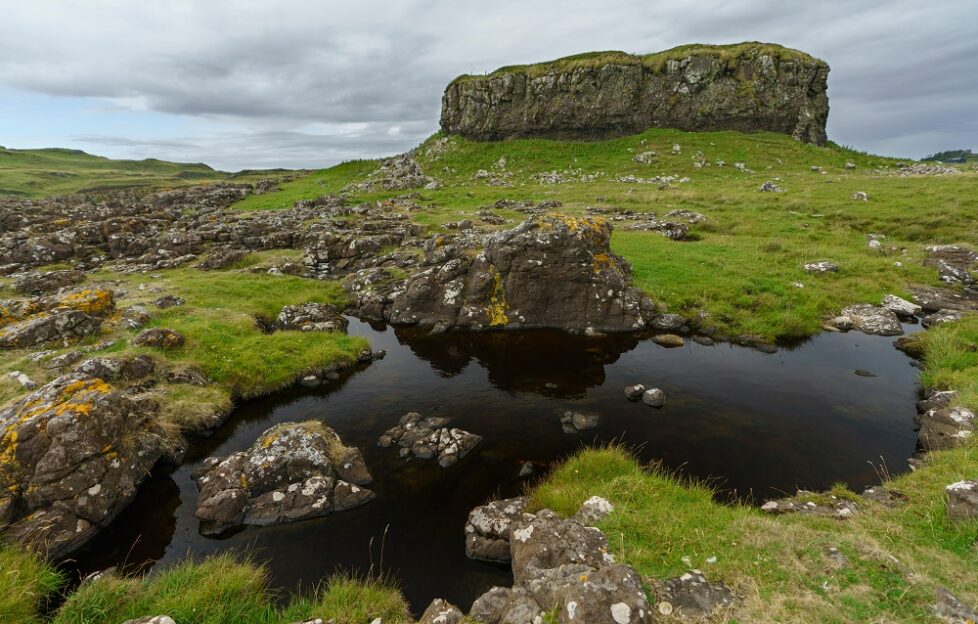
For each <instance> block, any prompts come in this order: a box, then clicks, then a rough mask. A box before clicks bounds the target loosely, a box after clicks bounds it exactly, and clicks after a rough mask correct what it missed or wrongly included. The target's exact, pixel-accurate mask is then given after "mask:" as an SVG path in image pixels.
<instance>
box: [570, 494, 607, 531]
mask: <svg viewBox="0 0 978 624" xmlns="http://www.w3.org/2000/svg"><path fill="white" fill-rule="evenodd" d="M614 510H615V506H614V505H612V504H611V502H610V501H609V500H608V499H606V498H601V497H600V496H592V497H591V498H589V499H587V500H586V501H584V502H583V503H581V507H580V509H578V510H577V513H576V514H574V519H575V520H580V521H581V522H582V523H584V524H587V525H591V524H594V523H595V522H598V521H599V520H603V519H604V518H605V517H606V516H608V514H610V513H611V512H613V511H614Z"/></svg>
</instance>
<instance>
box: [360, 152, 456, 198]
mask: <svg viewBox="0 0 978 624" xmlns="http://www.w3.org/2000/svg"><path fill="white" fill-rule="evenodd" d="M411 188H429V189H431V188H438V182H437V181H436V180H435V179H434V178H432V177H431V176H427V175H425V173H424V171H422V169H421V165H419V164H418V161H416V160H414V158H413V157H412V156H411V155H410V154H402V155H400V156H394V157H393V158H388V159H387V160H385V161H383V162H382V163H381V165H380V167H379V168H378V169H377V170H376V171H374V172H373V173H371V174H370V175H369V176H367V179H366V180H364V181H363V182H361V183H359V184H355V185H352V186H351V187H349V189H348V190H351V191H360V192H363V193H369V192H371V191H402V190H405V189H411Z"/></svg>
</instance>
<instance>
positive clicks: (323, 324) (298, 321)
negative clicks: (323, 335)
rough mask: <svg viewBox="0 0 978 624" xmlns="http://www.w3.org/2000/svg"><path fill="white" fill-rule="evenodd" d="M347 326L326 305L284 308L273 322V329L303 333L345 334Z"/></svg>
mask: <svg viewBox="0 0 978 624" xmlns="http://www.w3.org/2000/svg"><path fill="white" fill-rule="evenodd" d="M347 325H349V321H347V320H346V319H345V318H343V316H342V315H341V314H340V313H339V311H338V310H337V309H336V308H335V307H333V306H331V305H330V304H328V303H300V304H297V305H290V306H285V307H284V308H282V311H281V312H279V313H278V318H277V319H276V321H275V329H283V330H292V331H304V332H308V331H327V332H346V327H347Z"/></svg>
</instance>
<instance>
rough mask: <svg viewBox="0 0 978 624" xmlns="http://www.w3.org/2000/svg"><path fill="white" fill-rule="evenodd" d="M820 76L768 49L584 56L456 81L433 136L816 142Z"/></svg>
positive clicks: (822, 108)
mask: <svg viewBox="0 0 978 624" xmlns="http://www.w3.org/2000/svg"><path fill="white" fill-rule="evenodd" d="M828 72H829V67H828V65H827V64H826V63H825V62H823V61H820V60H818V59H815V58H813V57H810V56H808V55H806V54H803V53H801V52H796V51H793V50H788V49H785V48H780V47H779V46H773V45H770V44H740V45H738V46H697V47H692V48H690V49H688V50H682V49H676V50H670V51H667V52H663V53H660V54H658V55H655V54H653V55H648V56H646V57H641V56H632V55H628V54H625V53H622V52H606V53H600V54H595V55H592V56H590V57H589V56H587V55H584V56H580V57H572V58H570V59H562V60H559V61H554V62H552V63H543V64H539V65H529V66H521V67H509V68H503V69H500V70H498V71H496V72H494V73H492V74H489V75H488V76H462V77H459V78H458V79H456V80H455V81H453V82H452V83H451V84H450V85H448V87H447V88H446V89H445V94H444V95H443V97H442V111H441V128H442V130H443V131H445V132H446V133H448V134H460V135H462V136H464V137H466V138H469V139H475V140H502V139H510V138H518V137H548V138H558V139H602V138H608V137H613V136H621V135H625V134H635V133H638V132H642V131H643V130H646V129H647V128H653V127H667V128H679V129H681V130H700V131H703V130H705V131H713V130H739V131H742V132H755V131H761V130H764V131H771V132H781V133H785V134H790V135H792V136H794V137H795V138H796V139H799V140H801V141H805V142H809V143H816V144H822V143H824V142H825V141H826V135H825V122H826V119H827V118H828V112H829V106H828V96H827V95H826V87H827V78H828Z"/></svg>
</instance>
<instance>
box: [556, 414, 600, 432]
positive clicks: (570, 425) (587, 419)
mask: <svg viewBox="0 0 978 624" xmlns="http://www.w3.org/2000/svg"><path fill="white" fill-rule="evenodd" d="M600 421H601V416H599V415H598V414H582V413H581V412H564V415H563V416H561V417H560V424H561V426H562V427H563V429H564V433H576V432H578V431H589V430H591V429H595V428H597V426H598V423H599V422H600Z"/></svg>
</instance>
